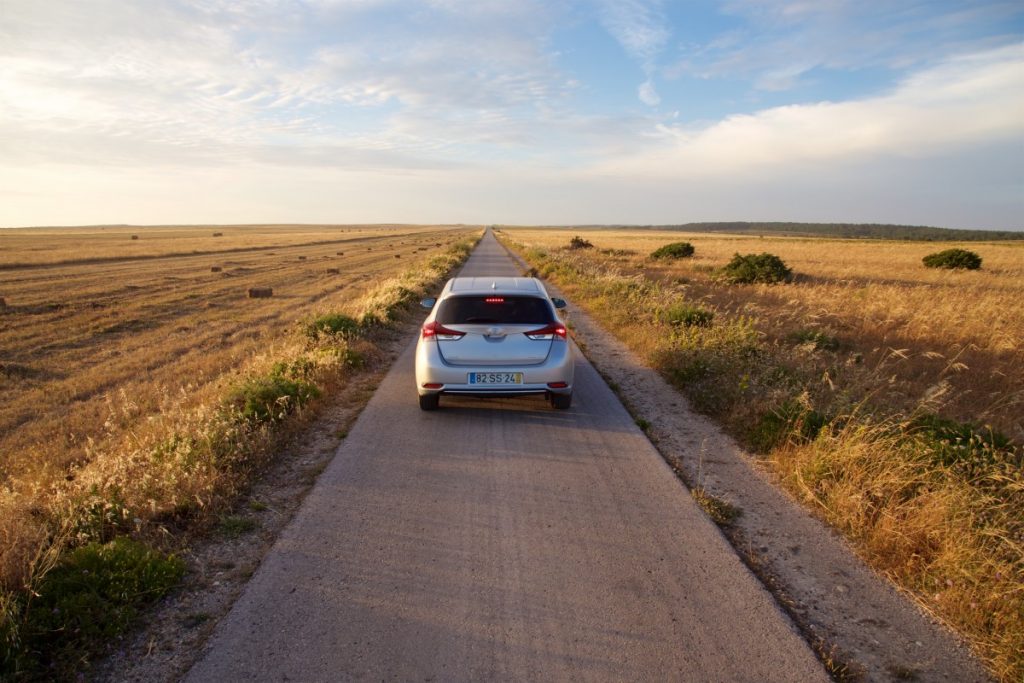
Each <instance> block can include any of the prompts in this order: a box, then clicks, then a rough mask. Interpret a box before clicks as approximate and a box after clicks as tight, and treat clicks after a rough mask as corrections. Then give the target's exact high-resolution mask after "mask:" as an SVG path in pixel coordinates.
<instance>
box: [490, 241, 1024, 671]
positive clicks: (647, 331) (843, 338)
mask: <svg viewBox="0 0 1024 683" xmlns="http://www.w3.org/2000/svg"><path fill="white" fill-rule="evenodd" d="M576 232H578V231H571V230H570V231H546V230H519V229H517V230H507V231H503V232H502V233H501V234H500V236H501V238H502V239H504V240H505V241H506V243H508V244H509V245H510V246H512V247H513V248H514V249H516V250H518V251H519V252H520V253H521V254H523V255H524V256H525V257H526V259H527V260H528V261H529V262H530V263H531V264H532V265H533V266H534V267H536V268H537V269H538V271H539V273H540V274H541V275H542V276H545V277H550V278H552V279H554V280H555V282H557V284H558V285H559V286H560V287H561V288H562V289H563V290H564V291H566V292H567V294H569V295H570V296H572V297H573V300H574V302H575V303H577V304H578V305H581V306H583V307H585V308H586V309H587V310H588V311H589V312H590V313H592V314H593V315H595V317H597V318H598V319H599V320H601V321H602V322H603V323H604V324H606V325H607V326H608V328H609V329H611V330H612V331H614V333H615V334H616V335H617V336H618V337H619V338H620V339H622V341H624V342H625V343H626V344H627V345H628V346H630V347H631V348H632V349H634V350H635V351H636V352H637V353H639V354H640V355H641V356H643V357H645V358H646V359H647V360H648V362H650V363H651V364H652V366H654V367H656V368H657V369H659V370H660V371H661V372H662V373H663V374H664V375H665V377H666V378H667V379H668V380H669V381H671V382H673V383H674V384H675V385H676V386H677V387H679V388H680V389H681V390H682V391H684V392H685V393H686V394H687V396H688V397H689V398H690V400H691V402H692V404H693V405H694V406H695V407H697V408H698V409H699V410H701V411H702V412H705V413H708V414H710V415H713V416H715V417H716V418H717V419H718V420H719V421H720V422H722V424H723V425H724V426H725V427H726V428H727V429H728V430H729V431H730V432H731V433H732V434H733V435H735V436H736V437H738V438H739V439H740V440H741V441H742V442H744V443H745V444H746V445H748V446H749V447H751V448H753V449H754V450H756V451H759V452H762V453H764V454H766V456H767V459H768V461H769V462H771V463H772V464H773V465H774V466H775V469H776V471H777V472H778V473H779V475H780V478H781V480H782V481H783V482H784V483H785V485H786V486H787V487H788V488H789V489H790V490H792V491H793V492H794V493H795V494H796V495H797V496H798V497H799V498H800V499H801V500H803V501H805V502H806V503H807V504H808V506H809V507H810V509H811V510H812V511H814V512H815V514H818V515H820V516H821V517H822V518H824V519H826V520H827V521H829V522H830V523H831V524H832V525H833V526H835V527H836V528H838V529H840V530H841V531H842V532H843V533H844V534H845V535H846V536H847V537H848V538H850V539H851V541H852V542H853V543H854V546H855V547H856V548H857V549H858V552H860V553H861V555H862V556H863V557H864V558H865V559H866V560H867V561H868V562H869V563H870V564H871V565H872V566H874V567H875V568H877V569H878V570H880V571H882V572H884V573H885V574H886V575H888V576H890V577H892V579H893V580H894V581H896V582H897V583H898V584H899V585H901V586H902V587H904V588H905V589H907V590H908V591H910V592H911V593H912V594H913V595H914V596H916V598H917V599H918V600H919V601H920V602H921V604H922V605H924V606H925V607H926V608H928V609H929V610H931V611H932V612H933V613H935V614H937V615H938V616H940V617H941V618H943V619H945V620H946V621H947V622H948V623H950V624H951V625H952V626H953V627H954V628H956V629H957V630H959V631H960V632H961V633H963V634H964V635H965V636H967V637H968V639H969V640H970V641H971V642H972V643H973V644H974V645H975V646H976V648H977V651H978V652H979V653H980V654H981V655H982V656H983V657H984V658H985V659H986V660H987V661H988V662H989V663H990V665H991V668H992V671H993V672H994V673H995V674H996V675H997V676H998V677H1000V678H1001V679H1002V680H1005V681H1018V680H1021V679H1022V678H1024V550H1022V548H1024V474H1022V467H1024V454H1022V451H1021V448H1020V444H1021V443H1022V441H1024V439H1022V435H1024V425H1022V417H1024V411H1022V409H1021V407H1022V405H1024V346H1022V344H1021V340H1022V339H1024V308H1021V307H1020V306H1019V304H1018V303H1017V302H1019V301H1020V300H1022V299H1024V259H1021V256H1022V255H1024V248H1022V246H1024V245H1010V244H984V245H972V248H973V249H975V250H977V251H979V252H980V253H981V254H982V255H983V257H984V258H985V264H984V266H983V267H984V268H985V270H984V271H983V272H981V273H977V272H972V273H936V272H934V271H929V270H927V269H925V268H923V267H922V266H921V256H922V255H923V254H924V253H928V252H929V251H930V250H934V245H931V244H913V243H910V244H903V243H888V242H850V241H842V242H840V241H836V240H802V239H766V240H762V239H758V238H749V237H742V238H741V237H731V236H717V235H716V236H708V235H685V236H684V235H679V234H678V233H667V234H658V233H651V232H647V231H635V232H626V231H592V232H587V233H586V238H587V239H588V240H589V241H590V242H592V243H593V248H590V249H586V248H582V249H579V248H578V249H569V248H567V247H568V245H569V241H570V237H571V236H572V235H574V234H575V233H576ZM683 239H686V240H687V241H690V242H691V243H693V245H694V246H695V247H696V255H695V256H694V257H693V258H692V259H689V258H688V259H681V260H679V261H675V262H668V263H666V262H664V261H662V260H652V259H650V258H648V255H649V254H650V252H651V251H653V250H654V249H655V248H657V247H660V246H662V245H664V244H666V243H669V242H676V241H681V240H683ZM764 251H768V252H771V253H774V254H776V255H778V256H781V257H782V259H783V260H784V261H785V262H786V264H787V265H789V266H790V267H791V268H792V269H793V270H794V271H795V272H796V278H795V280H794V282H793V283H791V284H785V285H775V286H767V285H743V286H730V285H727V284H725V283H724V282H723V281H722V279H720V278H719V277H718V275H717V269H718V268H720V267H721V266H723V265H724V264H725V263H726V262H728V260H729V259H730V257H731V256H732V254H734V253H737V252H739V253H760V252H764ZM999 432H1002V433H1003V434H1005V435H1006V436H1009V437H1012V440H1011V439H1007V438H1006V436H1003V434H1000V433H999ZM1014 440H1015V441H1016V444H1014V443H1013V441H1014Z"/></svg>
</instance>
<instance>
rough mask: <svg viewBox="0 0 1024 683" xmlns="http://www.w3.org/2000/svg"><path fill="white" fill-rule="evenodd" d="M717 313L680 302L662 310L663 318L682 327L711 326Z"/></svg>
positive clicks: (670, 323)
mask: <svg viewBox="0 0 1024 683" xmlns="http://www.w3.org/2000/svg"><path fill="white" fill-rule="evenodd" d="M714 318H715V314H714V313H712V312H711V311H708V310H705V309H703V308H701V307H700V306H694V305H693V304H687V303H678V304H673V305H672V306H669V307H668V308H666V309H665V310H664V311H663V312H662V319H663V320H664V321H665V322H667V323H668V324H669V325H676V326H682V327H709V326H710V325H711V321H712V320H714Z"/></svg>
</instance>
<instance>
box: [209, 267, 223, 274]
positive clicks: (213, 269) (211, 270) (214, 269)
mask: <svg viewBox="0 0 1024 683" xmlns="http://www.w3.org/2000/svg"><path fill="white" fill-rule="evenodd" d="M222 270H224V269H223V268H221V267H220V266H213V267H211V268H210V272H211V273H219V272H220V271H222Z"/></svg>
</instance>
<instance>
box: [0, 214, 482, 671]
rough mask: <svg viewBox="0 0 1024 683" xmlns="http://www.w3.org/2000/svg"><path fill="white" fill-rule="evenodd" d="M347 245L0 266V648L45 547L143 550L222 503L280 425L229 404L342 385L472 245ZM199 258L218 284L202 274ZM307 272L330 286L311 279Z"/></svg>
mask: <svg viewBox="0 0 1024 683" xmlns="http://www.w3.org/2000/svg"><path fill="white" fill-rule="evenodd" d="M204 230H205V229H204ZM233 230H235V229H233V228H226V229H224V233H225V235H224V237H219V238H217V240H218V243H221V241H223V242H225V243H226V242H228V241H229V238H230V236H231V234H232V231H233ZM171 232H177V231H171ZM284 232H285V233H288V231H287V230H285V231H284ZM361 232H362V233H364V234H363V235H362V236H361V237H358V238H356V239H357V240H358V242H357V244H358V247H359V248H351V249H348V250H347V251H348V253H349V254H350V255H349V256H345V257H339V256H337V254H336V253H335V252H336V247H335V246H333V245H324V244H304V243H301V242H300V243H298V244H296V243H292V245H291V246H288V247H286V248H281V246H280V245H281V244H282V242H283V241H284V240H285V237H288V238H289V239H290V237H291V236H294V235H292V234H291V233H288V234H287V235H285V236H282V235H280V234H275V237H274V238H273V241H274V243H275V244H276V245H278V246H277V247H276V248H275V252H276V253H275V254H270V253H267V252H265V251H263V250H261V249H259V248H256V249H255V250H251V251H240V252H236V253H233V254H232V255H231V257H230V259H226V258H225V257H224V255H223V254H219V255H217V254H214V255H211V254H202V255H189V256H162V257H155V258H147V259H119V260H109V259H107V260H103V261H101V262H88V263H74V264H71V263H64V264H60V265H43V266H35V267H19V268H12V269H5V268H3V267H0V287H2V288H3V291H4V293H5V294H6V295H8V301H9V302H10V301H13V302H14V303H13V306H11V307H9V308H7V309H6V310H5V311H3V313H2V316H0V324H2V328H0V364H2V372H3V374H2V376H0V377H2V382H3V386H2V389H3V391H4V393H5V398H6V399H7V400H5V401H4V402H3V404H2V405H0V453H2V460H0V611H2V612H3V613H2V614H0V616H3V617H6V619H5V620H4V622H3V623H0V627H3V628H0V636H6V637H8V638H10V637H13V636H12V635H11V633H12V631H10V630H8V626H9V625H10V624H12V623H14V622H15V621H16V620H17V616H18V611H19V610H20V609H24V601H23V600H21V599H20V598H19V596H21V595H27V594H28V593H27V592H26V591H31V590H32V587H33V586H35V585H38V583H39V581H40V579H41V577H42V576H43V575H44V574H45V572H46V570H47V569H48V568H49V567H51V566H52V565H53V563H54V561H55V560H56V558H57V557H59V556H60V554H61V551H62V549H63V548H65V547H70V546H75V545H82V544H84V543H86V542H89V541H93V540H100V541H103V540H107V539H109V538H111V537H113V536H116V535H120V534H131V535H135V536H137V537H140V538H144V539H146V538H148V539H150V540H152V541H158V542H159V539H160V538H161V537H166V534H167V533H168V532H170V533H171V534H173V533H174V531H175V530H176V529H177V528H178V527H179V526H182V525H184V526H188V525H189V524H191V523H193V522H194V520H196V519H198V518H201V517H204V516H208V514H209V512H208V511H210V510H213V509H215V508H216V507H217V503H218V501H225V500H228V499H230V498H231V497H232V496H233V495H234V494H235V493H236V491H237V490H238V488H239V487H241V486H244V485H245V482H246V481H247V478H248V476H249V475H250V473H251V472H252V471H254V470H255V469H257V468H258V467H259V466H260V463H261V459H262V458H264V457H266V456H267V455H268V454H269V452H268V451H269V447H270V446H271V445H272V444H273V442H274V439H273V436H274V433H275V432H278V431H280V429H281V426H282V425H281V424H279V422H278V421H277V419H276V418H273V417H270V418H261V419H256V418H252V417H248V416H247V413H246V410H247V408H246V406H245V405H244V397H245V396H246V395H247V394H246V393H245V392H246V391H251V387H253V386H256V387H261V386H265V385H268V384H269V386H270V387H271V389H273V390H274V391H277V390H280V389H281V388H282V387H283V388H284V390H286V391H287V390H288V389H289V387H298V388H299V390H300V391H299V392H298V393H297V394H295V398H292V397H290V396H288V395H282V396H281V397H280V399H279V401H278V403H277V404H276V405H277V406H278V407H276V408H274V409H273V412H274V413H275V414H276V413H277V412H278V410H279V409H280V413H281V414H282V415H283V414H284V413H286V412H293V411H294V410H295V409H296V408H297V407H300V405H301V403H303V402H305V401H307V400H309V399H310V398H312V397H314V396H315V395H316V394H318V393H319V392H320V391H328V392H329V391H331V390H333V389H336V388H337V387H339V386H341V385H342V384H344V383H345V381H346V378H347V377H348V375H349V374H350V373H351V372H352V371H354V370H356V369H358V367H360V366H361V365H363V364H364V363H367V362H372V361H373V358H374V357H375V354H376V348H375V346H374V343H373V339H374V330H375V329H378V328H379V327H380V326H381V325H383V324H385V323H386V322H387V320H388V319H389V317H390V316H393V315H394V314H395V312H396V311H397V310H398V308H397V307H398V306H400V305H404V304H406V303H408V301H409V300H410V298H411V297H412V296H414V295H415V294H416V293H418V292H421V291H422V290H423V289H424V288H425V287H429V286H432V285H433V284H434V283H435V282H436V280H437V279H438V278H439V277H441V276H442V275H444V273H446V272H447V270H448V269H449V268H450V267H451V266H452V265H453V264H454V263H455V262H456V260H457V259H458V258H460V257H461V256H464V254H465V245H466V240H467V239H469V238H471V237H474V236H475V235H476V234H478V233H477V231H475V230H472V229H465V228H458V229H452V228H446V227H422V228H420V227H402V228H395V229H377V230H371V231H367V230H363V231H361ZM60 234H62V233H50V234H48V236H47V237H46V239H47V240H48V241H50V242H51V244H54V242H57V241H59V239H58V238H59V237H60ZM147 234H148V233H147V232H140V235H141V239H140V240H139V241H143V242H144V241H145V240H146V237H147ZM66 235H67V238H68V240H69V241H70V242H71V243H72V244H78V242H79V240H81V239H82V235H81V234H79V231H76V230H68V231H66ZM302 235H303V237H302V239H303V240H304V239H307V235H306V233H302ZM4 237H5V235H4V234H3V233H0V246H6V245H5V244H4V242H3V240H4ZM19 239H20V238H19ZM460 244H461V250H458V249H457V247H459V245H460ZM54 247H55V250H56V251H60V247H59V245H57V244H54ZM424 247H426V250H425V251H418V250H421V249H423V248H424ZM299 251H301V252H303V255H306V256H307V257H308V258H307V260H306V261H304V262H298V261H297V259H296V258H295V254H296V252H299ZM4 253H5V256H6V257H8V258H10V256H11V255H10V253H8V252H7V251H5V252H4ZM97 253H101V254H102V252H97ZM396 254H404V255H407V256H408V257H409V258H408V259H403V260H396V259H394V258H392V257H393V256H394V255H396ZM97 258H104V259H106V257H103V256H99V257H97ZM214 259H215V260H216V262H217V263H220V264H223V266H224V267H225V271H224V272H223V273H214V274H211V272H210V268H211V265H210V264H211V263H212V262H214ZM61 260H63V261H66V260H67V259H61ZM325 263H330V264H331V265H332V266H335V267H336V268H337V269H338V270H339V271H340V272H341V273H342V275H340V276H336V275H332V276H330V277H326V276H325V274H324V269H323V266H324V264H325ZM253 285H259V286H265V285H266V286H272V287H273V289H274V296H273V298H269V299H248V298H247V289H248V288H250V287H251V286H253ZM324 313H345V314H349V315H352V316H356V317H357V319H358V320H360V321H361V323H362V324H361V326H360V332H359V334H358V335H354V336H353V335H347V336H340V335H318V336H316V337H315V338H311V337H310V335H309V334H308V333H307V332H306V329H307V327H306V325H304V324H303V323H305V322H308V321H309V320H310V319H312V318H313V317H315V316H317V315H321V314H324ZM268 380H270V381H269V382H268ZM261 382H262V384H261ZM247 387H249V389H247ZM240 392H241V393H240ZM300 395H301V396H300ZM300 398H301V400H299V399H300ZM295 401H298V403H296V402H295ZM7 644H9V643H7ZM0 645H5V643H2V642H0ZM2 649H3V648H0V650H2ZM2 670H3V668H2V667H0V671H2Z"/></svg>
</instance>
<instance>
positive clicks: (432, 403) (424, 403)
mask: <svg viewBox="0 0 1024 683" xmlns="http://www.w3.org/2000/svg"><path fill="white" fill-rule="evenodd" d="M439 405H441V394H427V395H426V396H420V410H437V407H438V406H439Z"/></svg>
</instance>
